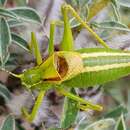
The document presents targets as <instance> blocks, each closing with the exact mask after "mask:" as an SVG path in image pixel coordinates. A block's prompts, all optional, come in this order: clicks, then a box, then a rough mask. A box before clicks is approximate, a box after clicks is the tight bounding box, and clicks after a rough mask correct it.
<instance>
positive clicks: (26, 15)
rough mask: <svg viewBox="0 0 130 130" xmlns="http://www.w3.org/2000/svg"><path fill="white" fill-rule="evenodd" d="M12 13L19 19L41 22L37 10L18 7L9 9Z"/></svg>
mask: <svg viewBox="0 0 130 130" xmlns="http://www.w3.org/2000/svg"><path fill="white" fill-rule="evenodd" d="M11 11H12V12H13V13H15V14H16V15H17V17H18V18H19V19H20V20H23V21H28V22H35V23H41V19H40V16H39V15H38V14H37V12H36V11H35V10H34V9H32V8H29V7H18V8H13V9H11Z"/></svg>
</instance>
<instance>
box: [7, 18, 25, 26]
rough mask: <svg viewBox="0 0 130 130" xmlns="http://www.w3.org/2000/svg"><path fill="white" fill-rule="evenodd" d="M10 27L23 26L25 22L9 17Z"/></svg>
mask: <svg viewBox="0 0 130 130" xmlns="http://www.w3.org/2000/svg"><path fill="white" fill-rule="evenodd" d="M7 22H8V24H9V27H17V26H22V25H23V24H24V22H22V21H20V20H16V19H9V20H8V21H7Z"/></svg>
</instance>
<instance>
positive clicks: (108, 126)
mask: <svg viewBox="0 0 130 130" xmlns="http://www.w3.org/2000/svg"><path fill="white" fill-rule="evenodd" d="M114 126H115V120H114V119H112V118H108V119H104V120H99V121H97V122H94V123H93V124H91V125H89V126H88V127H87V128H86V129H84V130H113V129H114Z"/></svg>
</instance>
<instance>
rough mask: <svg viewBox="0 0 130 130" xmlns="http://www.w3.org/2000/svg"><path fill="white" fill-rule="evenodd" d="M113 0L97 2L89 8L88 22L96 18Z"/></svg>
mask: <svg viewBox="0 0 130 130" xmlns="http://www.w3.org/2000/svg"><path fill="white" fill-rule="evenodd" d="M110 1H111V0H100V1H97V2H96V1H95V2H94V4H93V5H92V6H91V7H90V8H89V16H88V18H87V21H90V20H91V19H92V18H93V17H94V16H96V15H97V14H98V13H99V12H100V11H101V10H102V9H103V8H104V7H106V6H107V5H108V3H109V2H110Z"/></svg>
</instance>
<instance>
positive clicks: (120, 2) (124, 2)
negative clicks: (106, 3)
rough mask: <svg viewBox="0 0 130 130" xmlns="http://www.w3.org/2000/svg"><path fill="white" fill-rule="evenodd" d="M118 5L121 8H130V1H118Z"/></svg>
mask: <svg viewBox="0 0 130 130" xmlns="http://www.w3.org/2000/svg"><path fill="white" fill-rule="evenodd" d="M118 3H119V4H120V5H121V6H124V7H128V8H130V1H129V0H118Z"/></svg>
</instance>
